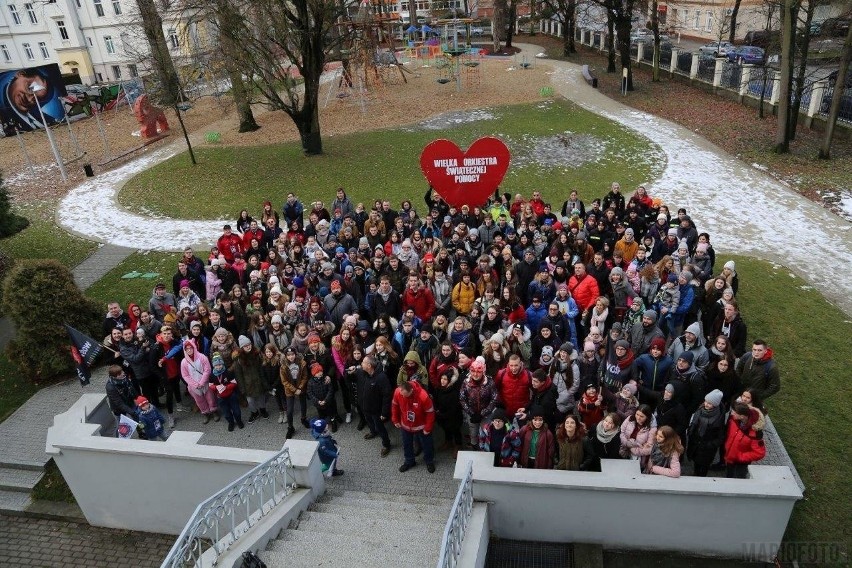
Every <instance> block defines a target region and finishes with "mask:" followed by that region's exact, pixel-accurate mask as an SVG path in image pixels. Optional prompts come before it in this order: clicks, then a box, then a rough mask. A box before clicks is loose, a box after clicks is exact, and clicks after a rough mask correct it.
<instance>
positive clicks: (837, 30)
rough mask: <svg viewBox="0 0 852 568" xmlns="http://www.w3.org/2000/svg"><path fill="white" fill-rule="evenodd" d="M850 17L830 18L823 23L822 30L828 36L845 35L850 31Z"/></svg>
mask: <svg viewBox="0 0 852 568" xmlns="http://www.w3.org/2000/svg"><path fill="white" fill-rule="evenodd" d="M849 20H850V18H848V17H847V18H828V19H827V20H825V21H824V22H823V23H822V28H821V30H820V31H821V32H822V33H823V34H825V35H827V36H828V37H843V36H845V35H846V34H847V33H849Z"/></svg>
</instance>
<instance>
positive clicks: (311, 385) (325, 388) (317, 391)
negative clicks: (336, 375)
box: [308, 374, 335, 412]
mask: <svg viewBox="0 0 852 568" xmlns="http://www.w3.org/2000/svg"><path fill="white" fill-rule="evenodd" d="M326 378H328V377H327V376H326V375H325V374H323V375H320V376H311V378H310V379H308V400H310V401H311V402H312V403H314V406H316V407H318V408H319V407H320V404H319V403H320V402H325V405H323V406H322V408H324V409H326V410H328V409H330V410H331V411H332V412H335V406H334V381H326Z"/></svg>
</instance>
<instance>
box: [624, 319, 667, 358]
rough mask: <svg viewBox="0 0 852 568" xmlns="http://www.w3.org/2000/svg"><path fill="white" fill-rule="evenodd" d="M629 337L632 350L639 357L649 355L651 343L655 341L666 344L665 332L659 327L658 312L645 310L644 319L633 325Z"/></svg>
mask: <svg viewBox="0 0 852 568" xmlns="http://www.w3.org/2000/svg"><path fill="white" fill-rule="evenodd" d="M628 335H629V336H630V348H631V349H633V352H634V353H636V354H637V356H639V355H643V354H645V353H647V352H648V350H649V349H651V342H652V341H654V340H655V339H660V340H663V341H664V342H665V337H664V335H663V331H662V330H661V329H660V328H659V327H657V312H655V311H654V310H645V311H644V313H643V314H642V319H641V320H640V321H638V322H636V323H635V324H633V326H632V327H631V328H630V331H629V333H628Z"/></svg>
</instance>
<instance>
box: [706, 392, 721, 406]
mask: <svg viewBox="0 0 852 568" xmlns="http://www.w3.org/2000/svg"><path fill="white" fill-rule="evenodd" d="M722 396H723V395H722V391H720V390H719V389H714V390H712V391H710V392H708V393H707V395H706V396H705V397H704V402H709V403H710V404H712V405H713V406H719V405H720V404H722Z"/></svg>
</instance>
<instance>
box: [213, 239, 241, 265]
mask: <svg viewBox="0 0 852 568" xmlns="http://www.w3.org/2000/svg"><path fill="white" fill-rule="evenodd" d="M216 249H217V250H218V251H219V252H220V253H222V254H223V255H224V256H225V260H227V261H228V264H231V263H232V262H234V255H235V254H237V253H240V254H242V253H243V240H242V239H241V238H240V237H238V236H237V235H235V234H234V233H231V234H230V235H227V236H226V235H222V236H221V237H219V240H218V241H216Z"/></svg>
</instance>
